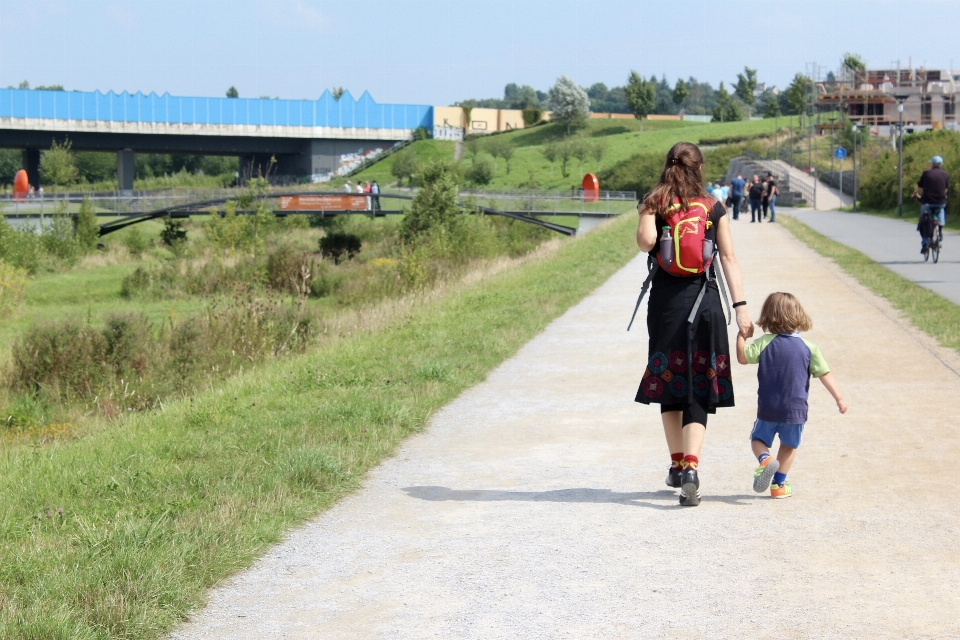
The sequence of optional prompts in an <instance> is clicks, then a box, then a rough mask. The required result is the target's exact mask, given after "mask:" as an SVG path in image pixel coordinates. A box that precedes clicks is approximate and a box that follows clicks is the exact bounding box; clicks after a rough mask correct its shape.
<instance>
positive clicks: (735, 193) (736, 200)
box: [730, 173, 747, 220]
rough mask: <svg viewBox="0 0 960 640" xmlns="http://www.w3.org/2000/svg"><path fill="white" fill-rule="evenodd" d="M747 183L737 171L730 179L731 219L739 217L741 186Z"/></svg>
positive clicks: (741, 200) (741, 195)
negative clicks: (735, 175)
mask: <svg viewBox="0 0 960 640" xmlns="http://www.w3.org/2000/svg"><path fill="white" fill-rule="evenodd" d="M746 186H747V183H746V182H745V181H744V180H743V176H742V175H740V174H739V173H738V174H737V177H736V178H734V179H733V180H731V181H730V200H731V201H732V202H731V204H732V205H733V219H734V220H739V219H740V204H741V203H742V202H743V188H744V187H746Z"/></svg>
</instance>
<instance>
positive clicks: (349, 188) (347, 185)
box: [343, 180, 353, 193]
mask: <svg viewBox="0 0 960 640" xmlns="http://www.w3.org/2000/svg"><path fill="white" fill-rule="evenodd" d="M343 191H344V193H353V183H352V182H350V181H349V180H347V181H346V182H344V183H343Z"/></svg>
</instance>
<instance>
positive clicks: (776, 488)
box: [770, 482, 793, 498]
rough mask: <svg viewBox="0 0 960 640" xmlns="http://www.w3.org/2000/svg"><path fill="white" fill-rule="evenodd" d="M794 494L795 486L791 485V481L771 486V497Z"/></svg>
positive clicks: (787, 496)
mask: <svg viewBox="0 0 960 640" xmlns="http://www.w3.org/2000/svg"><path fill="white" fill-rule="evenodd" d="M792 495H793V487H791V486H790V483H789V482H784V483H783V484H775V485H773V486H772V487H770V497H771V498H789V497H790V496H792Z"/></svg>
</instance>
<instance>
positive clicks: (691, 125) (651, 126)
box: [334, 119, 774, 189]
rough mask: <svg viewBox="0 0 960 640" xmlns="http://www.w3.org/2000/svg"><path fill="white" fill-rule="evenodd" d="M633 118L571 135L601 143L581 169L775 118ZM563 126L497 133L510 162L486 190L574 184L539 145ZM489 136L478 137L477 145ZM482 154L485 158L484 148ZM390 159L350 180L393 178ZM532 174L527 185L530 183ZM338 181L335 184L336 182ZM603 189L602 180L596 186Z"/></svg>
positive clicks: (768, 126)
mask: <svg viewBox="0 0 960 640" xmlns="http://www.w3.org/2000/svg"><path fill="white" fill-rule="evenodd" d="M642 126H643V130H642V131H641V130H640V127H641V123H640V121H637V120H591V121H590V122H589V123H588V125H587V128H586V129H585V130H583V131H581V132H578V133H576V134H574V136H572V137H583V138H586V139H588V140H589V141H591V142H599V143H601V144H603V145H604V154H603V157H602V159H601V161H600V163H599V166H598V163H597V162H596V161H595V160H593V159H588V160H585V161H584V162H583V172H584V173H586V172H591V171H592V172H594V173H597V172H598V171H603V170H605V169H606V170H609V169H611V168H612V167H614V166H615V165H618V164H620V163H622V162H624V161H625V160H627V159H629V158H631V157H633V156H635V155H637V154H639V153H645V152H663V153H665V152H666V151H667V150H668V149H669V148H670V147H671V146H672V145H673V144H675V143H677V142H679V141H681V140H686V141H689V142H694V143H699V142H700V140H702V139H707V140H708V141H709V140H711V139H716V138H728V137H734V136H754V135H758V134H759V135H763V134H766V133H769V134H772V133H773V130H774V120H772V119H771V120H752V121H747V122H725V123H710V124H703V123H697V122H682V121H670V120H667V121H646V122H643V123H642ZM563 134H564V130H563V129H562V128H561V127H560V126H559V125H554V124H547V125H541V126H538V127H533V128H531V129H522V130H519V131H511V132H509V133H501V134H497V135H496V137H497V138H503V139H506V140H508V141H509V142H511V143H512V144H513V145H514V148H515V150H514V155H513V158H512V159H511V160H510V172H509V174H508V173H507V170H506V166H505V163H504V161H503V159H502V158H501V159H499V160H497V161H496V164H497V171H496V173H495V175H494V178H493V180H492V181H491V183H490V184H489V185H488V186H487V188H489V189H505V188H510V189H517V188H530V187H535V188H539V189H568V188H570V187H571V186H574V185H579V184H580V179H581V176H582V174H581V169H580V162H579V161H578V160H577V159H576V158H571V160H570V162H569V165H568V174H569V175H568V176H566V177H564V176H563V175H562V173H561V169H560V161H559V160H558V161H557V162H555V163H554V164H553V166H551V164H550V162H548V161H547V159H546V158H545V157H544V156H543V149H544V145H545V144H546V143H548V142H550V141H553V140H561V139H564V135H563ZM492 139H493V136H490V137H489V138H485V139H482V140H481V147H482V146H483V144H484V143H485V142H488V141H489V140H492ZM410 148H411V150H412V152H413V153H414V154H416V155H417V156H418V157H419V158H420V159H421V160H429V159H435V158H447V159H450V160H452V159H453V154H454V149H455V143H453V142H449V141H444V140H422V141H419V142H415V143H413V144H412V145H411V147H410ZM480 155H481V156H486V157H488V158H489V157H490V156H489V155H488V154H487V153H485V152H484V151H481V152H480ZM392 162H393V157H392V156H391V157H388V158H385V159H384V160H383V161H382V162H379V163H377V164H375V165H373V166H371V167H370V168H368V169H366V170H364V171H363V172H361V173H360V174H358V175H357V176H355V177H354V178H353V180H354V181H356V180H357V179H359V180H377V181H378V182H379V183H380V184H381V185H390V184H393V183H395V182H396V179H395V178H394V177H393V176H392V175H391V173H390V170H391V167H392ZM463 162H464V163H465V164H466V165H467V166H469V165H470V163H471V162H472V160H471V158H470V154H469V153H467V152H465V153H464V160H463ZM531 177H532V183H531ZM342 183H343V180H339V181H337V182H336V183H334V184H335V185H340V184H342ZM600 186H601V188H603V186H604V185H603V184H601V185H600Z"/></svg>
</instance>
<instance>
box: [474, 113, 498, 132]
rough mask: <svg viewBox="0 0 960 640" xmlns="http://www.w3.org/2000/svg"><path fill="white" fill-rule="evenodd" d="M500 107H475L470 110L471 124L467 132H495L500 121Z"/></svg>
mask: <svg viewBox="0 0 960 640" xmlns="http://www.w3.org/2000/svg"><path fill="white" fill-rule="evenodd" d="M499 111H500V110H499V109H481V108H479V107H475V108H473V109H471V111H470V126H469V128H467V133H494V132H495V131H499V129H498V128H497V126H498V124H499V122H500V114H499Z"/></svg>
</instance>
